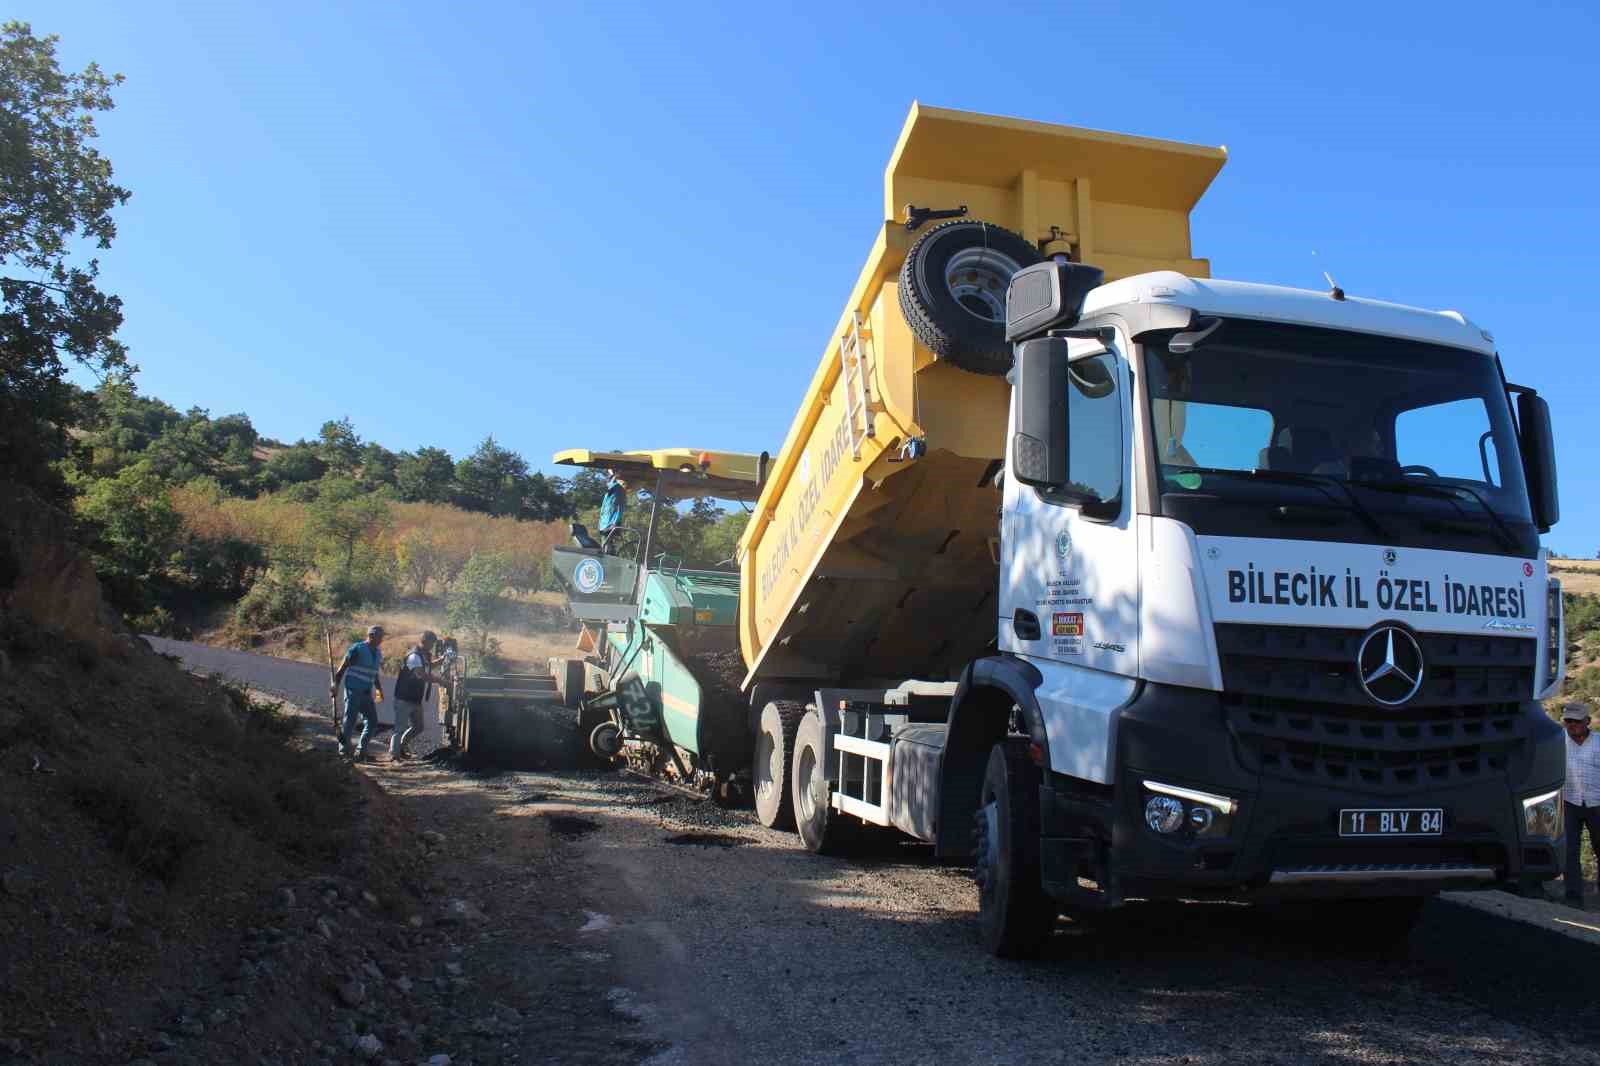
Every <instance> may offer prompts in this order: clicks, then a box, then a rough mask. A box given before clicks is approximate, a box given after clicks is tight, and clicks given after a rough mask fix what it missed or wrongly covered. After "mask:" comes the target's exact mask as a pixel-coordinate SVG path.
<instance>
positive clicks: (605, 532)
mask: <svg viewBox="0 0 1600 1066" xmlns="http://www.w3.org/2000/svg"><path fill="white" fill-rule="evenodd" d="M606 474H607V475H608V476H607V478H606V491H605V495H603V496H601V497H600V550H601V551H603V552H607V553H609V552H610V551H611V543H610V542H611V536H612V534H614V533H615V532H616V531H617V529H618V527H619V526H621V525H622V513H623V512H624V511H625V510H627V507H628V480H627V478H624V477H622V476H621V475H619V474H618V473H617V472H616V471H615V470H607V471H606Z"/></svg>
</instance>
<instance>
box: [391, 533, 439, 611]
mask: <svg viewBox="0 0 1600 1066" xmlns="http://www.w3.org/2000/svg"><path fill="white" fill-rule="evenodd" d="M394 559H395V563H396V565H398V566H399V568H400V576H401V577H402V578H404V579H405V581H406V582H407V584H408V585H409V586H410V588H411V590H412V593H413V594H414V595H417V596H426V595H427V594H428V582H430V581H437V580H440V579H441V578H442V576H443V573H444V563H445V559H444V552H443V551H441V550H440V546H439V542H438V541H437V540H436V539H435V538H434V536H433V534H431V533H429V532H428V531H427V530H425V529H408V530H406V531H405V533H404V534H402V535H401V537H400V539H399V540H398V541H397V542H395V546H394Z"/></svg>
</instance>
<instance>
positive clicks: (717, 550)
mask: <svg viewBox="0 0 1600 1066" xmlns="http://www.w3.org/2000/svg"><path fill="white" fill-rule="evenodd" d="M749 524H750V516H749V514H747V513H746V512H744V511H734V512H733V513H731V514H729V513H726V512H724V513H723V515H722V517H720V518H718V519H717V521H716V524H715V525H713V526H712V527H711V528H710V529H708V530H706V531H705V535H704V536H703V537H702V538H701V541H700V548H701V557H700V560H699V563H700V565H702V566H718V565H722V564H724V563H726V562H727V561H728V560H729V559H732V558H733V555H734V552H735V551H737V550H738V547H739V538H740V537H742V536H744V530H745V527H746V526H748V525H749Z"/></svg>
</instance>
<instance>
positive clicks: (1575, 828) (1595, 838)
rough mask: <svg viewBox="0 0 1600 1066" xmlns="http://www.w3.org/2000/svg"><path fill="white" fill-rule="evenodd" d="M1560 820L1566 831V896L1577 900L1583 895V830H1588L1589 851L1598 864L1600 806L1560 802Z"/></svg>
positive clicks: (1599, 850)
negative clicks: (1563, 821)
mask: <svg viewBox="0 0 1600 1066" xmlns="http://www.w3.org/2000/svg"><path fill="white" fill-rule="evenodd" d="M1562 807H1563V808H1564V809H1563V810H1562V812H1561V814H1562V818H1563V819H1565V821H1566V830H1567V875H1566V876H1567V896H1568V897H1569V898H1572V899H1577V898H1579V897H1581V896H1582V895H1583V863H1582V854H1583V830H1584V828H1585V827H1587V828H1588V830H1589V850H1590V851H1591V852H1592V853H1593V854H1594V857H1595V861H1596V862H1597V863H1600V804H1597V805H1596V806H1593V807H1579V806H1577V805H1576V804H1572V803H1567V802H1566V801H1562Z"/></svg>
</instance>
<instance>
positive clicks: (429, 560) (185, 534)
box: [48, 371, 745, 647]
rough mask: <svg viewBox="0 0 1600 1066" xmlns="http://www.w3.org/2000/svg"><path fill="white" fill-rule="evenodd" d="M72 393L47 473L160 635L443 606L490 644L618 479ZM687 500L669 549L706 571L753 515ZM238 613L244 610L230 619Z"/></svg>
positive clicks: (350, 431)
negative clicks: (261, 428) (296, 435)
mask: <svg viewBox="0 0 1600 1066" xmlns="http://www.w3.org/2000/svg"><path fill="white" fill-rule="evenodd" d="M66 395H67V397H68V399H69V404H68V406H67V409H66V410H67V413H66V415H65V417H66V418H67V424H68V432H66V433H64V434H62V435H61V437H60V439H59V441H58V444H57V449H58V452H57V454H56V455H55V456H54V457H53V459H52V461H51V463H50V464H49V471H48V472H49V474H50V475H52V476H54V477H55V478H57V479H58V483H59V490H58V491H60V492H61V493H62V494H64V495H65V496H66V497H67V498H69V499H70V500H71V502H72V504H73V507H74V509H75V512H76V514H77V516H78V518H79V520H80V521H81V523H82V525H83V528H84V532H85V534H86V535H87V536H88V538H89V543H90V546H91V549H92V552H93V557H94V561H95V567H96V569H97V571H98V572H99V574H100V576H101V579H102V581H103V582H104V583H105V585H106V588H107V589H108V591H109V594H110V597H111V600H112V602H113V603H114V604H115V606H117V607H118V608H119V609H120V610H122V611H123V612H124V614H125V615H126V616H127V617H128V618H129V619H130V621H131V622H132V623H133V624H134V625H135V626H136V627H137V628H141V629H143V630H145V631H149V632H155V633H160V634H168V633H186V632H189V631H190V630H192V629H195V628H214V629H217V630H218V631H219V632H221V633H222V634H224V635H225V636H226V638H227V639H230V640H232V641H233V642H237V643H251V642H252V638H253V637H254V636H255V635H258V634H261V633H263V632H267V631H270V630H272V629H274V628H275V627H283V626H289V625H294V624H295V623H297V622H301V621H303V620H304V619H306V618H307V617H308V616H310V615H313V614H316V613H318V612H326V611H333V612H353V611H360V610H365V611H367V612H368V613H370V612H371V611H372V610H373V609H375V608H382V607H386V606H390V605H393V604H395V603H396V602H397V601H401V600H412V601H444V602H445V603H446V604H447V605H448V610H449V612H450V613H451V614H452V616H453V619H452V620H453V621H454V622H455V623H456V624H457V626H458V627H459V628H463V629H466V630H468V631H470V632H472V633H474V634H475V635H476V639H477V642H478V643H479V644H480V646H483V647H487V641H488V638H489V635H490V632H491V631H492V629H493V627H494V623H495V620H496V619H499V618H501V617H503V616H505V615H506V614H507V610H506V609H505V608H506V607H508V606H509V605H499V606H496V601H498V600H499V599H500V598H501V597H502V595H505V594H509V596H510V597H511V598H516V597H521V598H523V599H526V598H528V597H530V596H532V595H534V594H535V593H538V592H539V591H541V590H545V589H547V588H548V587H549V582H550V575H549V567H548V560H549V549H550V547H551V546H552V545H554V544H556V543H559V542H561V541H562V540H564V539H565V537H566V535H567V527H566V523H567V522H568V521H569V520H573V519H576V520H579V521H586V522H588V523H589V524H591V525H593V524H594V522H595V513H596V511H597V509H598V506H599V500H600V495H601V492H602V490H603V488H604V479H603V475H601V474H600V473H598V472H596V471H589V470H582V471H578V472H577V473H576V475H575V476H574V477H572V478H570V479H568V478H559V477H546V476H544V475H543V474H540V473H538V472H537V471H531V470H530V468H529V464H528V462H527V460H526V459H525V458H524V457H523V456H521V455H519V454H518V453H517V452H515V451H513V450H511V449H509V448H507V447H505V446H504V445H502V444H500V443H499V442H498V441H496V440H495V438H494V437H493V436H492V435H491V436H488V437H485V438H484V440H483V441H482V443H480V444H479V445H478V447H477V448H476V449H474V450H473V451H472V452H471V453H470V454H468V455H465V456H462V457H461V458H459V459H457V458H455V457H453V456H451V454H450V453H449V452H448V451H447V450H445V449H443V448H438V447H421V448H418V449H416V450H415V451H405V450H402V451H393V450H390V449H389V448H387V447H385V446H384V445H382V444H380V443H378V442H376V441H371V440H366V439H364V438H363V437H362V436H361V435H360V433H359V432H358V431H357V429H356V427H355V426H354V425H353V424H352V422H351V421H350V419H348V418H338V419H330V420H328V421H326V422H324V423H323V424H322V426H321V428H320V430H319V431H318V433H317V435H316V437H314V438H309V439H301V440H297V441H294V442H293V443H285V442H283V441H278V440H273V439H271V438H265V437H262V436H261V435H260V434H258V433H257V432H256V430H255V427H254V426H253V425H252V423H251V420H250V417H249V416H248V415H247V414H243V413H239V414H229V415H222V416H217V417H213V416H212V415H211V413H210V412H209V411H206V410H204V409H201V408H191V409H190V410H188V411H178V410H176V409H175V408H173V407H172V406H170V405H168V404H166V403H163V402H162V401H161V400H159V399H156V398H154V397H149V396H145V395H142V394H141V393H140V392H139V391H138V390H137V388H136V387H135V384H134V381H133V377H132V374H131V373H130V372H127V371H119V372H118V373H117V374H116V375H114V376H112V377H109V378H108V379H107V380H106V381H104V382H103V383H102V384H101V385H100V386H99V387H98V388H96V389H94V390H92V391H87V390H78V389H73V388H71V387H70V386H69V387H68V388H67V390H66ZM673 502H674V503H675V504H678V505H679V506H675V507H674V508H673V509H671V510H670V511H669V512H668V513H667V517H666V520H665V521H664V523H663V528H662V529H661V530H660V533H659V538H660V540H659V542H660V543H661V544H662V545H663V546H664V547H665V548H666V549H667V550H670V551H672V552H673V553H674V554H682V555H683V557H684V558H685V561H686V563H687V564H688V565H691V566H713V565H716V564H717V563H719V562H722V561H724V560H727V559H729V558H731V557H732V555H733V549H734V546H735V544H736V543H737V541H738V537H739V534H740V533H741V532H742V530H743V527H744V518H745V516H744V515H743V514H742V513H735V514H729V513H727V512H725V511H723V510H722V509H720V508H719V507H717V506H716V505H715V504H714V503H713V502H712V501H710V500H687V501H673ZM468 586H470V589H469V587H468ZM486 597H487V600H488V604H489V606H488V607H486V606H485V598H486ZM221 608H228V609H229V610H230V611H231V613H230V614H229V615H228V617H227V620H226V622H225V624H222V625H221V626H217V625H216V624H215V623H216V622H217V619H218V612H219V609H221Z"/></svg>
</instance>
